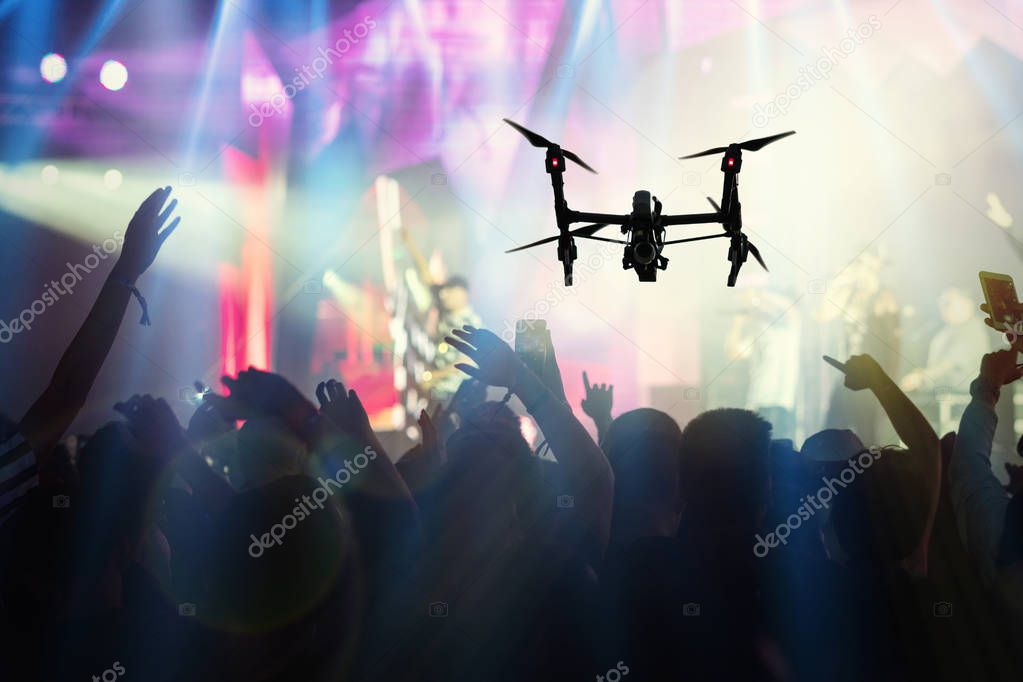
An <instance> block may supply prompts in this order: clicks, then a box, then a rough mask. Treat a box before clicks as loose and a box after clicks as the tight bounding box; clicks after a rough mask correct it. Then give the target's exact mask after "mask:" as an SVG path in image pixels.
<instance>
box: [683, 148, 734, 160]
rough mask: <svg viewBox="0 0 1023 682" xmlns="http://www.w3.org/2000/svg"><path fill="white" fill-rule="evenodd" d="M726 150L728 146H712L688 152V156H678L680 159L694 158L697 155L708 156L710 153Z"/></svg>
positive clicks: (719, 152)
mask: <svg viewBox="0 0 1023 682" xmlns="http://www.w3.org/2000/svg"><path fill="white" fill-rule="evenodd" d="M727 151H728V147H714V148H713V149H708V150H706V151H702V152H699V153H698V154H690V155H689V156H680V157H678V158H680V159H695V158H698V157H701V156H710V155H711V154H721V153H722V152H727Z"/></svg>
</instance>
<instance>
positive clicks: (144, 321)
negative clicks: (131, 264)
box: [110, 277, 152, 327]
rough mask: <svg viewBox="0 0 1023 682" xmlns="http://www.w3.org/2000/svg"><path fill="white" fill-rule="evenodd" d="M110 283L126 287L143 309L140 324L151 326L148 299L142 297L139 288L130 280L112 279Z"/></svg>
mask: <svg viewBox="0 0 1023 682" xmlns="http://www.w3.org/2000/svg"><path fill="white" fill-rule="evenodd" d="M110 281H111V282H114V283H115V284H120V285H121V286H122V287H126V288H127V289H128V291H130V292H131V295H132V296H134V297H135V299H136V300H137V301H138V302H139V306H140V307H141V308H142V318H141V319H140V320H139V324H141V325H142V326H144V327H149V326H151V324H152V323H151V322H150V320H149V305H148V304H147V303H146V299H145V298H143V297H142V294H141V293H140V292H139V290H138V287H136V286H135V285H134V284H132V283H131V282H129V281H128V280H126V279H121V278H119V277H111V278H110Z"/></svg>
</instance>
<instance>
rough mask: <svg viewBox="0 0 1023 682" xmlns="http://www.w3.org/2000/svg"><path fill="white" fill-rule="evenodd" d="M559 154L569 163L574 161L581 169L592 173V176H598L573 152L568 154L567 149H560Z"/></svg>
mask: <svg viewBox="0 0 1023 682" xmlns="http://www.w3.org/2000/svg"><path fill="white" fill-rule="evenodd" d="M561 153H562V154H564V155H565V158H566V159H568V160H569V161H575V162H576V163H577V164H579V165H580V166H582V167H583V168H585V169H586V170H588V171H589V172H591V173H593V174H594V175H597V174H598V173H597V171H595V170H593V169H592V168H590V165H589V164H588V163H586V162H585V161H583V160H582V159H580V158H579V156H578V155H577V154H576V153H575V152H570V151H568V150H567V149H562V150H561Z"/></svg>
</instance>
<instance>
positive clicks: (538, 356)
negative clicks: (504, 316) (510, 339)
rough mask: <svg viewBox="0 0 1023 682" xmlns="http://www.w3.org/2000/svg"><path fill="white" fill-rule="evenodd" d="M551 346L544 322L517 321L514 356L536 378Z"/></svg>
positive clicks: (545, 363) (542, 371)
mask: <svg viewBox="0 0 1023 682" xmlns="http://www.w3.org/2000/svg"><path fill="white" fill-rule="evenodd" d="M550 346H551V332H550V330H549V329H547V321H546V320H519V321H518V322H516V323H515V354H516V355H518V356H519V357H520V358H521V359H522V362H524V363H526V367H529V369H531V370H532V371H533V374H536V375H537V376H538V377H542V376H543V373H544V367H545V366H546V365H547V349H548V348H550Z"/></svg>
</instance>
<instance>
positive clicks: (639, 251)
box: [632, 241, 657, 265]
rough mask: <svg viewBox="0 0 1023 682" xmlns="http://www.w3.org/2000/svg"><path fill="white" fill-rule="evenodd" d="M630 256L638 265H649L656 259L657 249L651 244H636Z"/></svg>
mask: <svg viewBox="0 0 1023 682" xmlns="http://www.w3.org/2000/svg"><path fill="white" fill-rule="evenodd" d="M632 255H633V257H634V258H635V259H636V262H637V263H639V264H640V265H650V264H651V263H653V262H654V260H656V258H657V247H656V246H654V245H653V243H652V242H645V241H644V242H638V243H637V244H636V246H635V247H634V248H633V250H632Z"/></svg>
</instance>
